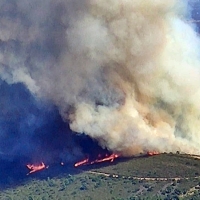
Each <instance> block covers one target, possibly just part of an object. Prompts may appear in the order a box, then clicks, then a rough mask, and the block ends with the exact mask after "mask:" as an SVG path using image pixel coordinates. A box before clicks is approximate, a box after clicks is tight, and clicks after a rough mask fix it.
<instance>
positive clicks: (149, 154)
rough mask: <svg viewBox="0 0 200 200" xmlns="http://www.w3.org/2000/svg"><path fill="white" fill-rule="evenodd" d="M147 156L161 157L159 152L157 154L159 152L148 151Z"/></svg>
mask: <svg viewBox="0 0 200 200" xmlns="http://www.w3.org/2000/svg"><path fill="white" fill-rule="evenodd" d="M147 155H148V156H155V155H159V152H157V151H148V152H147Z"/></svg>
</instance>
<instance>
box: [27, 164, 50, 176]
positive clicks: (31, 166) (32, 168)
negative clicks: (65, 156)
mask: <svg viewBox="0 0 200 200" xmlns="http://www.w3.org/2000/svg"><path fill="white" fill-rule="evenodd" d="M26 166H27V168H28V169H29V170H30V172H29V173H28V174H27V175H29V174H32V173H34V172H37V171H40V170H43V169H47V168H48V167H49V166H46V165H45V164H44V163H43V162H42V163H41V164H28V165H26Z"/></svg>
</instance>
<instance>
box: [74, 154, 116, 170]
mask: <svg viewBox="0 0 200 200" xmlns="http://www.w3.org/2000/svg"><path fill="white" fill-rule="evenodd" d="M118 157H119V155H118V154H114V153H113V154H111V155H108V154H106V155H105V157H103V158H102V156H101V155H100V154H99V155H98V158H97V159H96V160H93V161H89V158H86V159H84V160H82V161H80V162H77V163H75V165H74V166H75V167H79V166H81V165H92V164H95V163H101V162H106V161H110V162H113V161H114V159H116V158H118Z"/></svg>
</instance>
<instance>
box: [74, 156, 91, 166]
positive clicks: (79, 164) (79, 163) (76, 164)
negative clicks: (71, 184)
mask: <svg viewBox="0 0 200 200" xmlns="http://www.w3.org/2000/svg"><path fill="white" fill-rule="evenodd" d="M88 163H89V159H88V158H86V159H84V160H82V161H80V162H77V163H75V165H74V166H75V167H79V166H81V165H86V164H88Z"/></svg>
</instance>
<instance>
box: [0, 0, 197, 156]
mask: <svg viewBox="0 0 200 200" xmlns="http://www.w3.org/2000/svg"><path fill="white" fill-rule="evenodd" d="M0 9H1V10H0V76H1V79H2V80H3V81H5V82H7V83H8V84H12V85H15V84H16V83H22V84H24V85H25V86H26V87H27V88H28V90H29V91H30V92H31V93H32V95H33V96H34V97H35V98H36V99H40V100H42V101H43V103H44V102H48V104H50V105H54V106H56V107H57V108H58V110H59V113H60V115H61V116H62V118H63V120H64V121H65V122H66V123H69V126H70V128H71V130H72V131H74V132H77V133H84V134H86V135H88V136H89V137H91V138H93V139H94V140H96V141H98V143H99V145H101V146H102V147H103V148H107V149H108V150H111V151H114V152H118V153H121V154H122V155H124V156H130V155H136V154H138V153H143V152H146V151H159V152H170V151H172V152H175V151H181V152H186V153H196V154H197V153H198V154H199V153H200V149H199V146H200V133H199V131H200V104H199V102H200V54H199V53H200V52H199V46H200V40H199V37H198V35H197V33H196V32H195V27H194V24H191V23H190V15H189V14H188V10H189V8H188V2H187V1H182V0H167V1H163V0H148V1H144V0H120V1H119V0H118V1H117V0H57V1H53V0H43V1H39V0H32V1H29V0H9V1H8V0H2V1H1V2H0ZM22 101H23V99H22ZM12 104H15V103H14V102H12ZM11 107H12V105H11ZM30 120H33V119H32V118H31V119H30ZM34 123H35V125H36V126H37V124H38V122H37V120H35V121H34ZM8 137H9V136H8Z"/></svg>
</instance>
